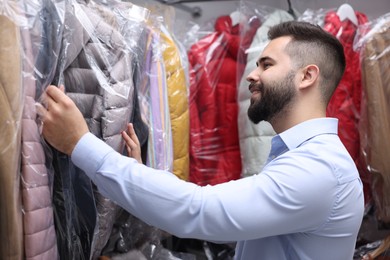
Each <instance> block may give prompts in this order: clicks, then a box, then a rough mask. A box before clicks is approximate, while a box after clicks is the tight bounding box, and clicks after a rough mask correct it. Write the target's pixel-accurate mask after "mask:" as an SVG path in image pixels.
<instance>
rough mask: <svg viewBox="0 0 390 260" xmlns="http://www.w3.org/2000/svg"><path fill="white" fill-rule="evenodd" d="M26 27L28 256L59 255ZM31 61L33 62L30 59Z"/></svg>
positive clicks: (24, 161) (24, 157) (24, 156)
mask: <svg viewBox="0 0 390 260" xmlns="http://www.w3.org/2000/svg"><path fill="white" fill-rule="evenodd" d="M21 30H22V38H23V44H22V45H23V48H24V55H25V57H24V59H23V60H24V61H25V62H23V72H24V73H23V75H24V76H23V86H24V88H25V89H24V90H25V91H24V94H25V96H24V107H23V114H22V124H21V126H22V139H21V141H22V145H21V148H22V167H21V187H22V201H23V213H24V214H23V224H24V225H23V230H24V255H25V259H30V260H33V259H36V260H38V259H39V260H44V259H47V260H55V259H58V258H59V256H58V251H57V239H56V232H55V227H54V217H53V207H52V200H51V198H52V196H51V187H52V186H51V184H50V181H49V179H50V177H49V173H48V170H47V168H46V165H45V162H46V158H45V153H44V148H43V146H42V144H41V137H40V133H39V130H38V125H37V123H36V119H37V112H36V108H35V94H36V93H35V92H36V80H35V78H34V77H33V74H34V71H33V68H32V67H31V64H33V63H32V62H31V61H32V60H33V54H32V47H31V39H30V35H29V32H28V31H27V30H23V29H21ZM29 61H30V62H29Z"/></svg>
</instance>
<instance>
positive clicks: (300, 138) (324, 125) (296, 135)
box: [279, 117, 338, 150]
mask: <svg viewBox="0 0 390 260" xmlns="http://www.w3.org/2000/svg"><path fill="white" fill-rule="evenodd" d="M337 126H338V119H337V118H329V117H326V118H325V117H324V118H316V119H311V120H308V121H305V122H302V123H300V124H298V125H296V126H293V127H291V128H289V129H287V130H286V131H284V132H282V133H280V134H279V136H280V138H281V139H282V140H283V142H284V143H285V144H286V146H287V147H288V149H289V150H291V149H294V148H296V147H298V146H300V145H301V144H302V143H303V142H305V141H307V140H309V139H310V138H313V137H314V136H317V135H320V134H337V131H338V130H337Z"/></svg>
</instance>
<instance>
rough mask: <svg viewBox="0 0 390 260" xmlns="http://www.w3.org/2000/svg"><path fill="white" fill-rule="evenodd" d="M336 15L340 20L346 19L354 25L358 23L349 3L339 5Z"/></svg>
mask: <svg viewBox="0 0 390 260" xmlns="http://www.w3.org/2000/svg"><path fill="white" fill-rule="evenodd" d="M337 15H338V16H339V18H340V21H344V20H345V19H348V20H350V21H351V22H352V23H353V24H355V25H356V26H358V25H359V23H358V19H357V17H356V14H355V11H354V10H353V8H352V6H351V5H350V4H347V3H345V4H342V5H340V7H339V9H337Z"/></svg>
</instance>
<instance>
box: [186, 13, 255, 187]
mask: <svg viewBox="0 0 390 260" xmlns="http://www.w3.org/2000/svg"><path fill="white" fill-rule="evenodd" d="M250 25H251V26H250V29H249V30H247V33H246V34H245V35H244V37H243V39H242V41H241V47H242V48H241V49H245V45H248V46H249V44H250V43H251V41H252V39H253V36H254V34H255V32H256V29H257V28H258V27H259V26H260V23H259V21H258V20H255V21H252V22H251V23H250ZM240 36H241V34H240V26H239V25H234V26H233V25H232V20H231V18H230V16H221V17H219V18H218V19H217V20H216V23H215V32H213V33H211V34H209V35H207V36H205V37H204V38H202V39H201V40H199V41H198V42H197V43H195V44H194V45H192V46H191V48H190V50H189V52H188V58H189V63H190V105H189V106H190V176H189V180H190V181H192V182H194V183H197V184H199V185H206V184H218V183H222V182H226V181H230V180H235V179H238V178H239V177H240V174H241V158H240V147H239V139H238V126H237V114H238V103H237V81H238V79H239V78H240V77H241V75H238V74H240V73H242V71H243V69H244V66H245V61H246V59H245V58H241V57H242V56H240V58H239V59H238V56H239V53H240V55H242V52H240Z"/></svg>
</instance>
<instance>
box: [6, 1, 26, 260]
mask: <svg viewBox="0 0 390 260" xmlns="http://www.w3.org/2000/svg"><path fill="white" fill-rule="evenodd" d="M9 4H10V6H8V2H7V1H6V2H5V5H2V6H0V11H1V12H0V13H1V15H0V24H1V27H0V106H1V113H0V122H1V125H0V132H1V134H0V184H1V188H0V208H1V220H0V231H1V238H2V242H1V245H0V258H1V259H15V260H16V259H22V258H23V222H22V211H21V207H22V202H21V195H20V194H21V193H20V175H19V170H20V164H19V163H20V159H21V153H20V151H21V150H20V149H21V142H20V141H21V126H20V122H21V118H22V108H23V106H22V101H23V88H22V77H21V75H22V53H21V36H20V32H19V28H18V27H17V23H16V21H15V20H14V19H15V17H13V16H12V13H7V11H10V10H12V11H15V10H13V6H11V4H12V3H9ZM2 8H5V10H2ZM7 8H9V9H8V10H7ZM16 12H18V9H17V8H16ZM3 13H5V14H6V15H4V14H3Z"/></svg>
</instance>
